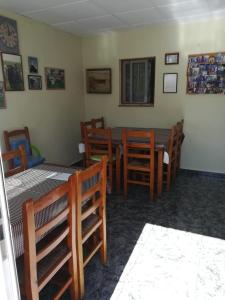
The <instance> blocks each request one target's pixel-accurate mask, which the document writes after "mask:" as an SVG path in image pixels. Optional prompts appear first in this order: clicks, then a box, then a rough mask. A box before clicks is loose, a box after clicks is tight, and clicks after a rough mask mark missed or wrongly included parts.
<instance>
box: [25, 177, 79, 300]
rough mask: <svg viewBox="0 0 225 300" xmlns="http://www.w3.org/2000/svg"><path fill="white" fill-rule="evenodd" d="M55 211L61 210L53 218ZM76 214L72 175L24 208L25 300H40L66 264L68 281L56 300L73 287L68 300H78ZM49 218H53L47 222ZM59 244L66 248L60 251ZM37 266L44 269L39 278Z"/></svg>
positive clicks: (30, 201) (61, 288) (29, 201)
mask: <svg viewBox="0 0 225 300" xmlns="http://www.w3.org/2000/svg"><path fill="white" fill-rule="evenodd" d="M62 203H63V204H65V205H64V206H63V205H62ZM56 208H58V210H59V208H60V210H59V211H58V210H57V213H55V214H54V213H53V212H54V209H56ZM43 210H45V218H41V217H40V216H41V215H40V214H39V213H40V212H41V211H42V213H43ZM75 210H76V208H75V177H74V175H73V176H71V177H70V179H69V181H68V182H65V183H63V184H62V185H60V186H58V187H56V188H55V189H54V190H52V191H51V192H49V193H48V194H46V195H44V196H42V197H41V198H39V199H38V200H36V201H33V200H32V199H30V200H28V201H26V202H25V203H24V204H23V222H24V224H23V230H24V268H25V270H24V277H25V278H24V279H25V290H26V297H27V299H33V300H36V299H39V296H38V294H39V292H40V291H41V290H42V289H43V288H44V287H45V285H46V284H47V283H48V282H49V281H50V280H51V279H52V278H53V276H55V275H56V274H57V273H58V271H59V270H61V268H62V267H63V266H64V265H65V264H66V263H68V264H69V273H70V274H69V279H68V280H67V281H66V283H65V284H64V285H63V284H62V285H61V286H60V290H59V291H58V292H57V297H59V296H60V295H62V293H63V292H64V291H65V290H66V289H67V288H68V287H69V286H70V285H71V284H74V285H73V286H74V287H75V289H74V294H73V296H72V298H71V299H77V298H76V297H74V295H78V294H77V293H78V283H77V254H76V253H77V252H76V223H75ZM38 215H39V217H40V218H38ZM51 215H54V216H52V218H51V219H50V217H49V216H51ZM46 219H47V222H46ZM43 222H45V223H44V224H43ZM40 239H41V240H40ZM39 240H40V241H39ZM64 242H65V243H64ZM63 243H64V244H63ZM62 244H63V245H64V246H65V248H63V251H62V250H61V251H60V250H59V249H62V248H61V246H62ZM53 254H54V255H55V258H56V259H55V260H54V259H53ZM40 264H42V268H45V270H44V271H43V270H42V272H41V274H39V273H40V271H41V266H40ZM49 266H50V267H49ZM54 299H58V298H54Z"/></svg>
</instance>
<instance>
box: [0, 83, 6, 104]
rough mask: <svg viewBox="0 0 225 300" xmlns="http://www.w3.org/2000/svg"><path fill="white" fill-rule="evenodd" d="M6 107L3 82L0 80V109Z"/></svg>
mask: <svg viewBox="0 0 225 300" xmlns="http://www.w3.org/2000/svg"><path fill="white" fill-rule="evenodd" d="M1 108H6V103H5V90H4V83H3V81H0V109H1Z"/></svg>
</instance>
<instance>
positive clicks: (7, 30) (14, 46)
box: [0, 16, 19, 54]
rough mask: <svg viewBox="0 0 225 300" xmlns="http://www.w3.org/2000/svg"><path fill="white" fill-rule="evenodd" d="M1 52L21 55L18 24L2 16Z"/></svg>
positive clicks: (0, 17)
mask: <svg viewBox="0 0 225 300" xmlns="http://www.w3.org/2000/svg"><path fill="white" fill-rule="evenodd" d="M0 52H5V53H10V54H19V37H18V30H17V22H16V21H15V20H13V19H10V18H7V17H5V16H0Z"/></svg>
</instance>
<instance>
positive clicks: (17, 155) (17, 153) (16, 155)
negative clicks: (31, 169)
mask: <svg viewBox="0 0 225 300" xmlns="http://www.w3.org/2000/svg"><path fill="white" fill-rule="evenodd" d="M2 159H3V161H7V162H8V165H9V168H8V171H6V172H5V177H9V176H12V175H15V174H17V173H20V172H22V171H24V170H26V169H27V157H26V152H25V148H24V146H23V145H20V146H19V149H18V150H11V151H8V152H5V153H3V154H2ZM14 159H19V161H20V165H19V166H18V167H15V168H11V164H10V163H11V162H12V161H13V160H14Z"/></svg>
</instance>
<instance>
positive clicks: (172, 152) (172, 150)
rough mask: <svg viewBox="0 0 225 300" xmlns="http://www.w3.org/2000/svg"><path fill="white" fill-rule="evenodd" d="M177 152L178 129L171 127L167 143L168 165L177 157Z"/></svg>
mask: <svg viewBox="0 0 225 300" xmlns="http://www.w3.org/2000/svg"><path fill="white" fill-rule="evenodd" d="M177 151H178V128H177V126H176V125H175V126H173V127H172V128H171V129H170V136H169V143H168V154H169V163H170V164H171V163H172V162H173V161H174V160H175V159H176V157H177Z"/></svg>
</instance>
